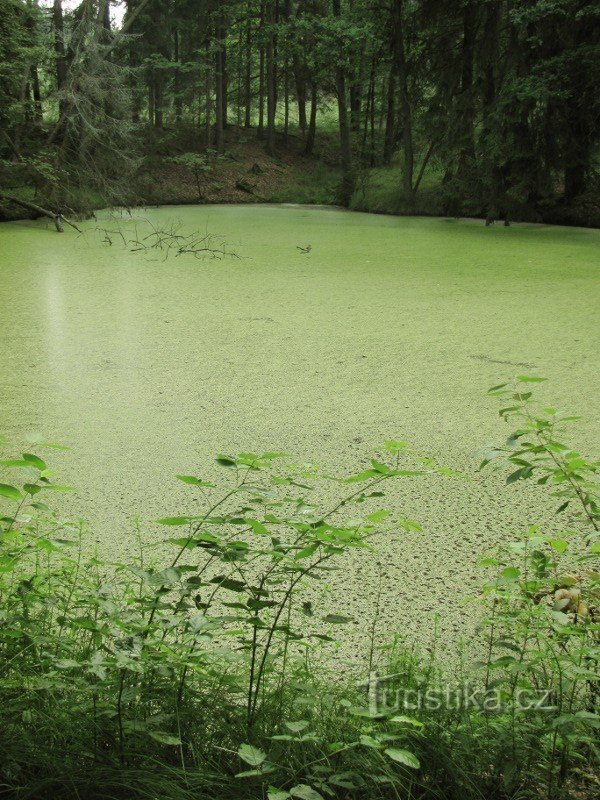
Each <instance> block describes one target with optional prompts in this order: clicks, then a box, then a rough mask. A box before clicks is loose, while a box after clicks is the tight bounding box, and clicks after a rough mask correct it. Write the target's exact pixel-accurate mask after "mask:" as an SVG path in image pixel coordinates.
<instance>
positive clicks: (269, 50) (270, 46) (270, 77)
mask: <svg viewBox="0 0 600 800" xmlns="http://www.w3.org/2000/svg"><path fill="white" fill-rule="evenodd" d="M266 23H267V26H268V30H267V47H266V59H267V153H268V154H269V155H270V156H274V155H275V107H276V105H277V87H276V85H275V32H274V23H275V19H274V8H273V0H267V12H266Z"/></svg>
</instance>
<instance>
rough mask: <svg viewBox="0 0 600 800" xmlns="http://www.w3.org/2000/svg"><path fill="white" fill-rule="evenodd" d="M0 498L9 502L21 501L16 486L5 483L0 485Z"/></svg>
mask: <svg viewBox="0 0 600 800" xmlns="http://www.w3.org/2000/svg"><path fill="white" fill-rule="evenodd" d="M0 496H2V497H8V499H9V500H16V501H17V502H18V501H19V500H21V498H22V496H23V495H22V494H21V492H20V491H19V490H18V489H17V488H16V486H9V485H8V484H7V483H0Z"/></svg>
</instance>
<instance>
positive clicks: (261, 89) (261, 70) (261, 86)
mask: <svg viewBox="0 0 600 800" xmlns="http://www.w3.org/2000/svg"><path fill="white" fill-rule="evenodd" d="M264 27H265V0H261V4H260V37H261V45H260V54H259V64H258V129H257V131H256V136H257V138H258V139H262V138H263V137H264V126H265V48H264V45H263V43H262V41H263V40H262V34H263V31H264Z"/></svg>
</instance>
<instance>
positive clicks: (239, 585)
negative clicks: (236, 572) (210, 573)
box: [210, 575, 246, 592]
mask: <svg viewBox="0 0 600 800" xmlns="http://www.w3.org/2000/svg"><path fill="white" fill-rule="evenodd" d="M210 583H218V584H219V587H220V588H222V589H229V591H230V592H243V591H244V589H245V588H246V584H245V583H244V581H236V580H234V579H233V578H226V577H225V576H224V575H217V576H216V577H215V578H212V579H211V581H210Z"/></svg>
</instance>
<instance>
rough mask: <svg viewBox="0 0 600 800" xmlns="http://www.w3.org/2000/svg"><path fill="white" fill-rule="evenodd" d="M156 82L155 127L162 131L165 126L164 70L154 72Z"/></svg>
mask: <svg viewBox="0 0 600 800" xmlns="http://www.w3.org/2000/svg"><path fill="white" fill-rule="evenodd" d="M153 80H154V127H155V128H159V129H161V130H162V127H163V124H164V108H163V103H164V76H163V72H162V70H160V69H159V70H154V71H153Z"/></svg>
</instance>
